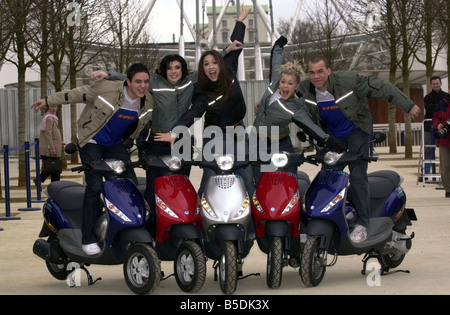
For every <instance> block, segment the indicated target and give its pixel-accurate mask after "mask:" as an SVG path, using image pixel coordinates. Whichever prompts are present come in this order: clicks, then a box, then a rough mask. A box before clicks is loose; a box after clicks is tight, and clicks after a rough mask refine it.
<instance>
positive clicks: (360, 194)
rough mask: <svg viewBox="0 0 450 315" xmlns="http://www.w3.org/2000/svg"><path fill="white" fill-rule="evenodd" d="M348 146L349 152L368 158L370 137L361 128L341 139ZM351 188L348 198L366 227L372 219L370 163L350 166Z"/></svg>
mask: <svg viewBox="0 0 450 315" xmlns="http://www.w3.org/2000/svg"><path fill="white" fill-rule="evenodd" d="M340 139H341V140H342V141H344V143H345V144H346V145H347V149H348V151H349V152H352V153H357V152H363V153H364V154H366V155H367V156H368V155H369V151H370V145H369V140H370V135H368V134H367V133H365V132H364V131H362V130H361V129H359V128H356V129H355V130H353V131H352V132H351V133H350V134H349V135H348V136H346V137H343V138H340ZM348 168H349V171H350V176H349V180H350V186H349V189H348V196H349V198H350V199H351V200H352V202H353V204H354V205H355V208H356V211H358V215H359V221H358V224H361V225H363V226H365V227H367V226H368V224H369V217H370V191H369V180H368V179H367V169H368V162H365V161H360V162H358V163H352V164H350V165H349V167H348Z"/></svg>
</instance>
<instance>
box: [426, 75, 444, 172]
mask: <svg viewBox="0 0 450 315" xmlns="http://www.w3.org/2000/svg"><path fill="white" fill-rule="evenodd" d="M430 83H431V92H430V93H428V94H427V95H425V97H424V98H423V102H424V105H425V119H432V118H433V113H434V110H435V109H436V107H437V106H438V105H439V103H440V102H441V101H442V100H445V99H447V98H448V97H449V95H448V94H447V93H445V92H444V91H442V89H441V87H442V81H441V78H440V77H438V76H433V77H431V79H430ZM423 129H424V130H423V131H424V144H425V145H435V144H436V141H435V139H434V128H433V123H432V122H431V121H425V122H424V123H423ZM424 153H425V159H426V160H434V159H435V158H436V154H435V148H434V147H425V148H424ZM424 171H425V174H429V173H430V163H425V166H424ZM432 173H433V174H435V173H436V165H434V164H433V169H432Z"/></svg>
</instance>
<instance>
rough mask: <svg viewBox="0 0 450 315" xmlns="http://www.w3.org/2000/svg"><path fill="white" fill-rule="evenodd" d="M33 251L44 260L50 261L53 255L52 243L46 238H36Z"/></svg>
mask: <svg viewBox="0 0 450 315" xmlns="http://www.w3.org/2000/svg"><path fill="white" fill-rule="evenodd" d="M33 253H34V254H35V255H37V256H38V257H40V258H42V259H43V260H46V261H50V259H51V257H52V244H50V243H49V242H47V241H45V240H41V239H39V240H36V242H34V245H33Z"/></svg>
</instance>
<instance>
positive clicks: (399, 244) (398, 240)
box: [385, 231, 414, 254]
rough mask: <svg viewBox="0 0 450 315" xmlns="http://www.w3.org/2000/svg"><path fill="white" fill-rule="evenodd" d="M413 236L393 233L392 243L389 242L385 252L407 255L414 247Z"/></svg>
mask: <svg viewBox="0 0 450 315" xmlns="http://www.w3.org/2000/svg"><path fill="white" fill-rule="evenodd" d="M413 237H414V234H412V235H411V236H408V235H405V234H401V233H398V232H396V231H392V241H390V242H388V243H387V244H386V247H385V251H387V252H389V253H393V254H406V253H407V252H408V251H409V250H410V249H411V246H412V242H411V239H412V238H413Z"/></svg>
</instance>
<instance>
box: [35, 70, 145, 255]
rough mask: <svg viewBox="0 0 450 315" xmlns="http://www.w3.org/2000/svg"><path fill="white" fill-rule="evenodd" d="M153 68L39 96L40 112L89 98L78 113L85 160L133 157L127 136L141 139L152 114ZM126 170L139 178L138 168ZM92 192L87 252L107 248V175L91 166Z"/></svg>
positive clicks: (84, 227)
mask: <svg viewBox="0 0 450 315" xmlns="http://www.w3.org/2000/svg"><path fill="white" fill-rule="evenodd" d="M149 82H150V74H149V71H148V69H147V67H146V66H145V65H143V64H139V63H138V64H133V65H132V66H131V67H130V68H129V69H128V71H127V79H126V80H125V81H107V80H102V81H100V82H97V83H94V84H92V85H85V86H82V87H79V88H75V89H72V90H70V91H61V92H58V93H55V94H52V95H49V96H48V97H46V98H45V99H40V100H38V101H36V102H35V103H34V104H33V105H32V108H34V110H35V112H37V111H38V110H39V109H41V108H42V107H44V106H45V105H46V104H47V105H61V104H67V103H86V106H85V108H84V110H83V112H82V113H81V115H80V118H79V119H78V134H77V136H78V145H79V153H80V158H81V161H82V162H83V164H84V163H87V162H89V161H93V160H99V159H108V158H116V159H120V160H123V161H128V160H129V154H128V151H127V149H126V148H125V146H124V143H123V141H124V140H125V139H127V138H129V137H131V138H133V139H136V138H137V137H138V136H139V133H140V132H141V131H142V130H143V128H144V126H145V124H146V123H147V122H149V121H150V120H151V119H152V110H153V97H152V96H151V95H150V94H149V93H148V87H149ZM123 176H124V177H125V178H130V179H131V180H133V181H134V182H135V183H136V182H137V178H136V174H135V172H134V170H133V169H127V170H126V171H125V172H124V174H123ZM85 179H86V183H87V186H86V192H85V195H84V200H83V220H82V224H81V234H82V249H83V251H84V252H85V253H86V254H87V255H95V254H98V253H100V252H101V249H100V247H99V246H98V244H97V240H96V237H95V233H94V225H95V221H96V219H97V216H98V214H99V213H101V211H102V202H101V199H100V194H101V183H102V176H101V175H98V174H95V173H93V172H90V171H86V172H85Z"/></svg>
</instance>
